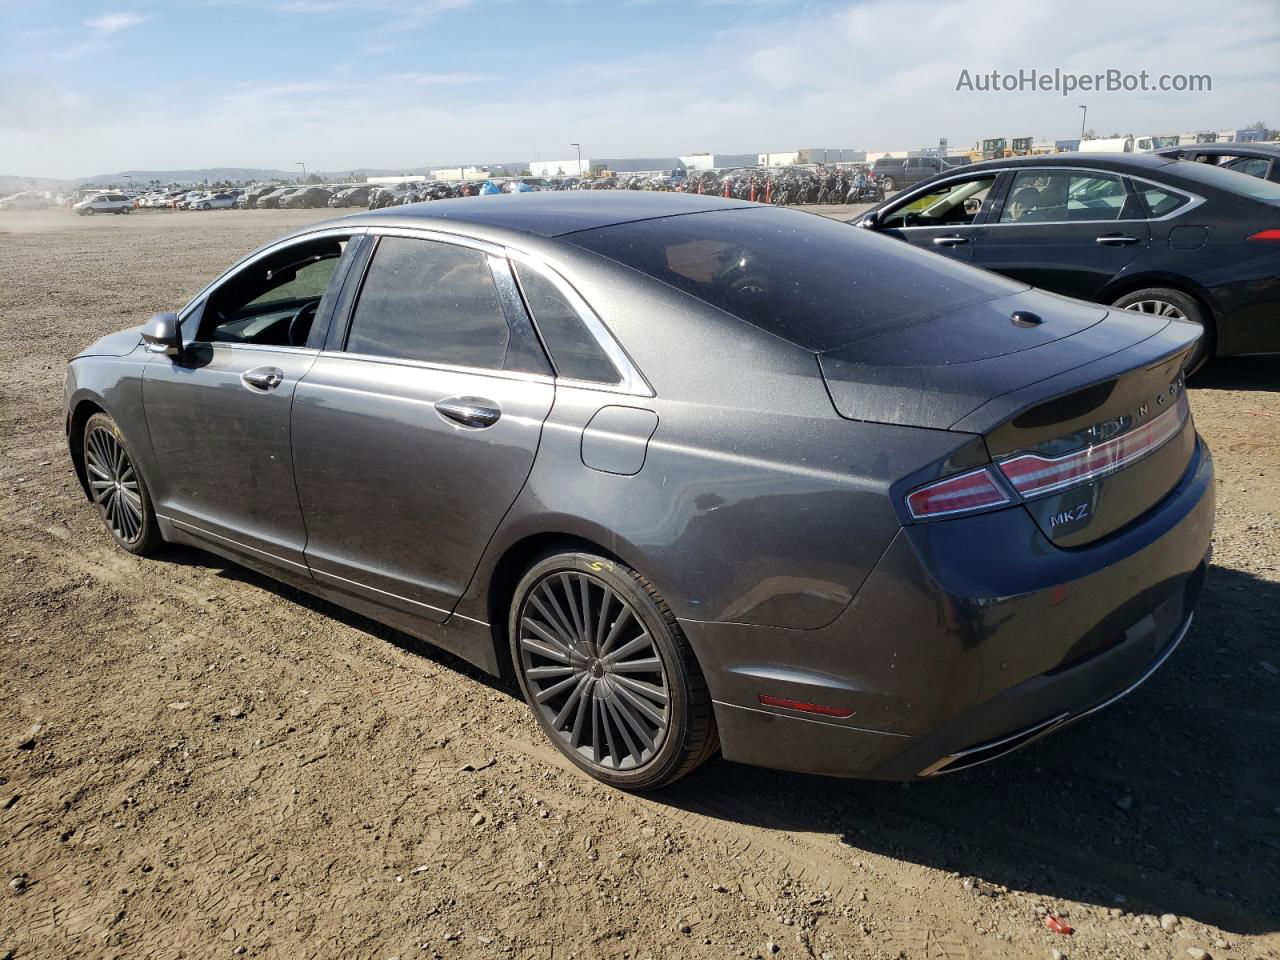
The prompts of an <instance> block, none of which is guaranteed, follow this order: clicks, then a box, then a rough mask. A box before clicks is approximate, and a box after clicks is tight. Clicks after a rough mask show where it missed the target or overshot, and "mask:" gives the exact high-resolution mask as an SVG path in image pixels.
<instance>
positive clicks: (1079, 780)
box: [655, 567, 1280, 934]
mask: <svg viewBox="0 0 1280 960" xmlns="http://www.w3.org/2000/svg"><path fill="white" fill-rule="evenodd" d="M1277 620H1280V584H1276V583H1274V582H1270V581H1266V580H1261V579H1258V578H1255V577H1252V576H1249V575H1248V574H1244V573H1240V572H1238V571H1233V570H1227V569H1223V568H1221V567H1213V568H1211V570H1210V573H1209V577H1208V578H1207V582H1206V588H1205V593H1204V595H1203V597H1202V600H1201V603H1200V606H1199V608H1198V614H1197V620H1196V622H1195V624H1194V625H1193V627H1192V629H1191V631H1190V632H1189V633H1188V635H1187V638H1186V639H1185V640H1184V642H1183V645H1182V647H1181V648H1180V649H1179V650H1178V651H1177V652H1176V653H1175V654H1174V656H1173V657H1172V658H1170V660H1169V662H1168V663H1167V664H1166V665H1165V666H1164V667H1163V668H1162V669H1161V670H1160V671H1159V672H1158V673H1157V674H1156V675H1155V676H1153V677H1152V678H1151V679H1150V680H1149V681H1148V682H1147V683H1146V684H1145V685H1143V686H1142V687H1141V688H1139V689H1138V690H1137V691H1135V692H1134V693H1132V694H1131V695H1130V696H1129V697H1128V698H1126V699H1125V700H1123V701H1121V702H1120V703H1117V704H1116V705H1115V706H1113V707H1111V708H1109V709H1107V710H1105V711H1102V712H1101V713H1099V714H1097V715H1095V716H1093V717H1090V718H1087V719H1085V720H1082V721H1081V722H1080V723H1078V724H1074V725H1072V726H1070V727H1067V728H1065V729H1064V730H1062V731H1061V732H1059V733H1057V734H1055V735H1052V736H1050V737H1047V738H1045V739H1043V740H1040V741H1038V742H1037V743H1035V744H1033V745H1031V746H1029V747H1028V748H1027V749H1025V750H1022V751H1020V752H1017V753H1014V754H1011V755H1009V756H1007V757H1005V758H1002V759H1000V760H996V761H994V762H992V763H990V764H987V765H986V766H984V767H978V768H975V769H972V770H970V771H967V772H961V773H956V774H954V775H951V776H943V777H938V778H937V779H934V780H928V781H917V782H914V783H911V784H909V785H904V784H900V783H882V782H873V781H857V780H836V779H828V778H821V777H813V776H804V775H799V774H788V773H780V772H775V771H769V770H761V769H754V768H750V767H745V766H741V765H738V764H733V763H728V762H725V761H723V760H719V759H717V760H715V761H712V762H711V763H709V764H708V765H706V766H705V767H703V768H702V769H701V770H699V771H697V772H696V773H695V774H694V775H693V776H691V777H689V778H688V779H687V780H685V781H682V782H681V783H678V784H676V785H675V786H674V787H672V788H671V789H669V790H667V791H665V792H664V793H662V794H659V795H656V796H655V799H660V800H661V801H663V802H665V803H669V804H671V805H673V806H676V807H679V808H682V809H687V810H690V811H693V812H697V813H700V814H704V815H709V816H714V817H720V818H724V819H728V820H733V821H736V822H743V823H751V824H755V825H758V826H761V827H765V828H770V829H775V830H785V831H792V832H800V833H811V834H819V835H826V836H828V837H833V838H838V839H839V840H840V841H841V842H842V843H843V844H845V845H846V846H847V847H848V848H849V849H848V850H847V855H848V858H849V859H850V860H856V859H857V858H858V855H859V852H861V851H865V852H867V853H875V854H882V855H885V856H889V857H893V858H895V859H898V860H906V861H909V862H913V863H918V864H923V865H927V866H930V867H934V868H936V869H940V870H945V871H952V872H956V873H959V874H960V875H961V876H965V877H968V876H973V877H977V878H979V879H981V880H982V881H985V882H986V884H992V885H1005V886H1008V887H1010V888H1013V889H1016V890H1025V891H1029V892H1031V893H1034V894H1036V895H1038V896H1041V897H1044V898H1046V900H1047V901H1049V902H1052V901H1053V899H1054V898H1062V899H1070V900H1074V901H1079V902H1083V903H1091V904H1096V905H1098V906H1103V907H1122V908H1123V909H1124V910H1125V911H1126V912H1134V913H1152V914H1155V915H1160V914H1163V913H1175V914H1178V915H1179V916H1184V917H1192V918H1194V919H1196V920H1199V921H1202V922H1205V923H1210V924H1213V925H1215V926H1218V927H1220V928H1222V929H1224V930H1229V931H1233V932H1236V933H1247V934H1262V933H1270V932H1273V931H1276V930H1280V806H1277V804H1280V789H1278V788H1280V750H1278V749H1277V748H1276V743H1277V741H1278V739H1280V707H1278V706H1277V703H1278V700H1277V695H1278V694H1280V676H1277V673H1280V650H1277V648H1276V645H1275V643H1274V640H1271V641H1268V640H1267V637H1272V638H1274V629H1275V627H1274V625H1275V623H1276V622H1277ZM957 883H959V881H958V880H957Z"/></svg>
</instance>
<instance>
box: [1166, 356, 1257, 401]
mask: <svg viewBox="0 0 1280 960" xmlns="http://www.w3.org/2000/svg"><path fill="white" fill-rule="evenodd" d="M1187 385H1188V386H1189V387H1191V388H1192V389H1193V390H1195V389H1204V390H1266V391H1270V392H1273V393H1274V392H1277V391H1280V357H1227V358H1225V359H1222V360H1213V361H1210V362H1209V363H1207V364H1205V366H1204V368H1203V369H1202V370H1201V371H1200V372H1199V373H1197V374H1195V376H1193V377H1191V379H1190V380H1188V381H1187Z"/></svg>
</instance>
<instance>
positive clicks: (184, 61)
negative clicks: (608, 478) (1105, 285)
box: [0, 0, 1280, 178]
mask: <svg viewBox="0 0 1280 960" xmlns="http://www.w3.org/2000/svg"><path fill="white" fill-rule="evenodd" d="M1055 68H1057V69H1061V70H1063V71H1067V72H1075V73H1082V74H1094V73H1099V72H1103V71H1106V70H1118V71H1122V72H1126V73H1134V74H1136V73H1138V72H1139V71H1141V70H1146V71H1148V72H1149V74H1150V75H1151V77H1152V79H1153V80H1154V79H1155V78H1157V77H1158V76H1160V75H1161V74H1163V73H1174V72H1178V73H1196V74H1208V75H1210V76H1211V77H1212V90H1210V91H1202V92H1195V93H1171V92H1154V91H1153V92H1147V93H1140V92H1124V91H1117V92H1105V91H1101V92H1089V93H1080V92H1075V93H1073V94H1071V95H1070V96H1065V97H1064V96H1063V95H1062V94H1061V93H1059V92H1036V91H1017V92H995V93H992V92H981V91H977V90H969V89H962V90H957V89H956V88H957V84H958V82H959V81H960V79H961V76H962V74H961V71H964V70H967V71H968V72H969V76H970V77H971V78H973V77H976V76H978V75H981V74H989V73H990V72H991V71H992V70H999V71H1002V72H1008V73H1016V72H1017V71H1019V70H1031V69H1036V70H1039V71H1042V72H1048V73H1052V72H1053V70H1054V69H1055ZM1081 104H1084V105H1086V106H1087V108H1088V117H1087V120H1088V126H1089V127H1090V128H1092V129H1094V130H1096V131H1097V132H1098V134H1099V135H1105V134H1108V133H1112V132H1120V133H1126V134H1127V133H1134V134H1150V133H1160V134H1163V133H1180V132H1183V131H1188V130H1201V129H1213V130H1220V129H1229V128H1231V129H1234V128H1240V127H1244V126H1246V125H1248V124H1249V123H1252V122H1254V121H1259V120H1261V121H1264V122H1266V123H1268V124H1269V125H1271V126H1272V127H1280V0H1235V2H1232V3H1207V2H1204V0H1198V2H1191V3H1187V2H1178V0H1165V2H1161V3H1124V2H1118V0H1105V2H1098V0H1040V2H1035V3H1029V2H1026V0H972V2H932V0H831V2H809V3H789V2H786V0H765V2H761V0H742V2H734V0H683V2H678V3H665V2H646V0H589V2H572V0H541V2H537V3H529V2H517V0H506V2H500V0H163V2H155V0H136V2H132V0H119V2H93V0H0V174H12V175H22V176H43V177H69V178H73V177H77V176H89V175H94V174H100V173H109V172H115V171H118V170H125V169H189V168H201V167H213V166H244V167H272V168H279V169H285V170H296V169H297V166H296V165H297V164H298V163H299V162H302V163H305V164H306V165H307V168H308V170H324V171H334V172H337V171H342V170H345V169H351V168H354V167H384V168H397V167H416V166H425V165H435V164H454V163H469V162H486V161H488V162H496V161H503V160H535V159H542V160H556V159H567V158H572V157H573V156H574V150H573V148H572V147H570V146H569V144H570V143H571V142H575V141H576V142H580V143H581V144H582V150H583V156H584V158H605V157H634V156H678V155H681V154H689V153H694V152H717V153H756V152H766V151H769V152H782V151H787V150H794V149H798V148H801V147H852V148H855V149H867V150H906V149H913V148H918V147H923V146H931V145H936V144H937V142H938V140H939V138H940V137H946V138H947V139H948V140H949V141H950V143H951V145H952V146H957V145H965V146H971V145H972V144H973V143H974V141H976V140H978V139H981V138H986V137H997V136H1004V137H1010V138H1012V137H1019V136H1031V137H1035V138H1036V139H1038V140H1054V139H1062V138H1068V137H1073V136H1078V135H1079V132H1080V120H1081V111H1080V105H1081Z"/></svg>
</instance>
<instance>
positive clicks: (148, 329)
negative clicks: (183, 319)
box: [142, 313, 182, 357]
mask: <svg viewBox="0 0 1280 960" xmlns="http://www.w3.org/2000/svg"><path fill="white" fill-rule="evenodd" d="M142 339H143V341H145V342H146V344H147V349H148V350H150V351H151V352H152V353H164V354H168V355H169V356H171V357H176V356H177V355H178V354H180V353H181V352H182V329H181V328H180V327H179V326H178V315H177V314H176V313H157V314H156V315H155V316H154V317H152V318H151V319H150V320H148V321H147V323H146V326H144V327H143V328H142Z"/></svg>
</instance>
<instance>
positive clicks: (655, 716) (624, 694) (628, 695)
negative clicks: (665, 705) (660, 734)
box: [614, 684, 666, 727]
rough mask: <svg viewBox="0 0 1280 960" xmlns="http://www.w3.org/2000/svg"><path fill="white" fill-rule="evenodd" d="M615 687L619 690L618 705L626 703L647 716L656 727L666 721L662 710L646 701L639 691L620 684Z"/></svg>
mask: <svg viewBox="0 0 1280 960" xmlns="http://www.w3.org/2000/svg"><path fill="white" fill-rule="evenodd" d="M614 689H616V690H617V692H618V705H619V706H622V705H624V704H625V705H626V706H627V707H628V708H629V709H630V710H632V711H633V712H636V713H640V714H642V715H643V716H645V717H646V718H647V719H648V720H649V721H650V722H651V723H652V724H653V725H654V726H655V727H661V726H662V725H663V723H665V722H666V717H664V716H663V714H662V711H661V710H659V709H658V708H657V707H655V706H654V705H653V704H651V703H648V702H646V701H645V699H644V698H643V697H641V696H640V695H639V694H637V693H632V692H631V691H630V690H628V689H627V688H626V687H624V686H622V685H621V684H619V685H618V686H616V687H615V688H614Z"/></svg>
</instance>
